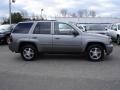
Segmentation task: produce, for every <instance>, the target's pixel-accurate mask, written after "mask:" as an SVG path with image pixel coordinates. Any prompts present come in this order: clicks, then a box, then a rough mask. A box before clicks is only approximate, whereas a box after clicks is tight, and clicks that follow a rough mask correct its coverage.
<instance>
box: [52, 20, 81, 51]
mask: <svg viewBox="0 0 120 90" xmlns="http://www.w3.org/2000/svg"><path fill="white" fill-rule="evenodd" d="M73 32H76V33H78V31H76V30H75V29H74V28H73V27H72V26H70V25H68V24H66V23H62V22H55V23H54V34H53V50H54V51H59V52H80V51H81V41H82V40H81V35H77V36H75V35H73Z"/></svg>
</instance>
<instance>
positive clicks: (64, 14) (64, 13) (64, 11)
mask: <svg viewBox="0 0 120 90" xmlns="http://www.w3.org/2000/svg"><path fill="white" fill-rule="evenodd" d="M60 13H61V15H62V16H64V17H66V15H67V13H68V12H67V9H61V10H60Z"/></svg>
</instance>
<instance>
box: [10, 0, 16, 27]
mask: <svg viewBox="0 0 120 90" xmlns="http://www.w3.org/2000/svg"><path fill="white" fill-rule="evenodd" d="M12 3H15V0H12V2H11V0H9V23H10V25H11V23H12V19H11V4H12Z"/></svg>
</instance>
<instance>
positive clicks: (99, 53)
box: [87, 44, 104, 62]
mask: <svg viewBox="0 0 120 90" xmlns="http://www.w3.org/2000/svg"><path fill="white" fill-rule="evenodd" d="M87 57H88V59H89V60H91V61H94V62H97V61H102V60H103V58H104V48H103V47H102V46H101V45H99V44H96V45H90V46H89V47H88V48H87Z"/></svg>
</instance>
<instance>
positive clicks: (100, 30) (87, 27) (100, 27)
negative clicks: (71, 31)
mask: <svg viewBox="0 0 120 90" xmlns="http://www.w3.org/2000/svg"><path fill="white" fill-rule="evenodd" d="M77 26H78V25H77ZM78 28H80V29H83V31H85V32H88V33H97V34H103V35H108V30H107V25H104V24H81V25H79V26H78Z"/></svg>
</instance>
